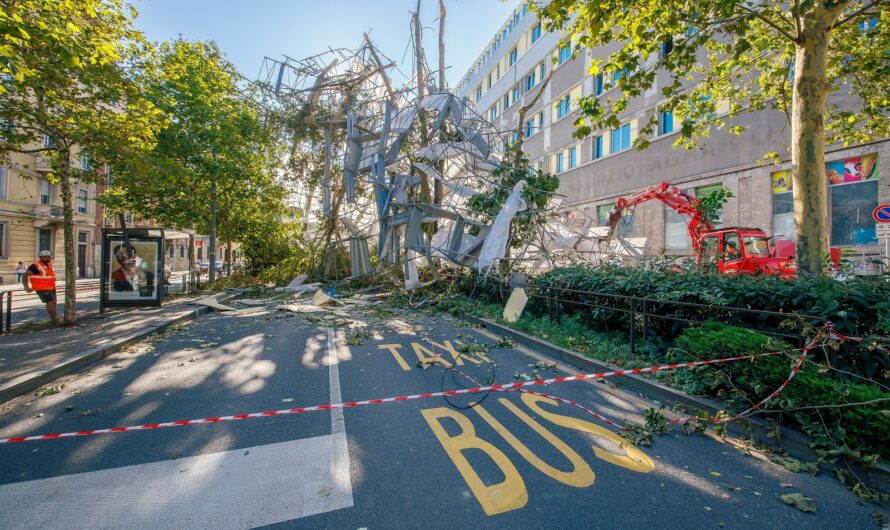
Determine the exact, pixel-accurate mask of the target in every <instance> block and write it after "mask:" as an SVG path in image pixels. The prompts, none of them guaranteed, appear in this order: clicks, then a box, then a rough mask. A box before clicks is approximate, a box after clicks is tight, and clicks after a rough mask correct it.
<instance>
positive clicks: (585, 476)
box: [420, 394, 655, 515]
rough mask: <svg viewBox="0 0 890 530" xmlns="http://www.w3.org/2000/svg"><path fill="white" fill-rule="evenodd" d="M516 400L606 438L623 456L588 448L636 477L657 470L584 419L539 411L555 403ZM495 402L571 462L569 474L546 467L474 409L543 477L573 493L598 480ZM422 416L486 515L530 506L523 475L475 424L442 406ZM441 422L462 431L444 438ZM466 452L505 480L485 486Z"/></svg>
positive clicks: (541, 431)
mask: <svg viewBox="0 0 890 530" xmlns="http://www.w3.org/2000/svg"><path fill="white" fill-rule="evenodd" d="M520 399H521V400H522V403H523V404H524V405H525V406H526V407H528V408H529V409H531V411H532V412H534V413H535V414H537V415H538V416H540V417H542V418H544V419H545V420H547V421H549V422H550V423H552V424H554V425H557V426H560V427H565V428H568V429H572V430H575V431H580V432H585V433H590V434H593V435H595V436H598V437H601V438H605V439H606V440H608V441H610V442H612V443H614V444H616V445H617V446H618V447H619V448H620V449H621V451H623V453H624V454H619V453H614V452H611V451H607V450H605V449H602V448H600V447H597V446H595V445H594V446H592V448H593V452H594V455H596V457H597V458H599V459H601V460H603V461H605V462H608V463H610V464H613V465H617V466H620V467H623V468H626V469H629V470H631V471H635V472H638V473H649V472H651V471H653V470H654V469H655V463H654V462H653V461H652V459H651V458H649V456H647V455H646V454H645V453H643V452H642V451H640V450H639V449H638V448H636V447H635V446H633V445H632V444H631V443H630V442H628V441H626V440H624V439H623V438H621V437H620V436H618V435H617V434H615V433H613V432H612V431H609V430H607V429H605V428H604V427H600V426H599V425H595V424H593V423H590V422H587V421H584V420H580V419H577V418H573V417H571V416H564V415H562V414H556V413H555V412H551V411H549V410H546V409H544V408H542V406H541V405H542V404H543V405H547V406H549V407H558V406H559V403H558V402H556V401H555V400H553V399H550V398H546V397H543V396H537V395H533V394H522V395H521V397H520ZM498 402H499V403H500V404H501V405H502V406H503V407H505V408H506V409H507V410H509V411H510V412H512V413H513V414H514V415H515V416H516V417H517V418H519V419H520V420H521V421H522V422H523V423H525V424H526V425H528V426H529V427H531V428H532V430H534V431H535V432H536V433H537V434H538V435H539V436H541V437H542V438H544V439H545V440H547V441H548V442H549V443H550V444H551V445H552V446H553V447H554V448H555V449H557V450H558V451H559V452H560V453H562V454H563V456H565V457H566V459H568V461H569V462H570V463H571V465H572V470H571V471H562V470H559V469H556V468H554V467H552V466H551V465H550V464H548V463H546V462H544V461H543V460H542V459H541V458H540V457H538V456H537V455H535V454H534V453H533V452H532V451H531V450H530V449H529V448H528V446H527V445H526V444H524V443H523V442H521V441H520V440H519V439H518V438H517V437H516V436H515V435H514V434H513V433H512V432H510V431H509V430H508V429H507V428H506V427H505V426H504V425H503V424H502V423H501V422H499V421H498V420H497V419H495V417H494V416H493V415H492V414H491V413H490V412H489V411H488V410H486V409H485V408H483V407H482V406H481V405H476V406H475V407H473V410H474V411H476V413H477V414H479V416H480V417H481V418H482V419H483V421H485V422H486V423H487V424H489V425H490V426H491V427H492V428H493V429H494V430H495V431H496V432H497V433H498V434H499V435H500V436H501V437H502V438H503V439H504V440H506V441H507V443H508V444H509V445H510V446H511V447H513V449H515V450H516V452H518V453H519V454H520V455H521V456H522V457H523V458H524V459H525V460H526V461H528V462H529V463H530V464H531V465H532V466H533V467H535V468H536V469H538V470H539V471H541V472H542V473H544V474H545V475H547V476H549V477H551V478H553V479H555V480H557V481H559V482H562V483H563V484H566V485H568V486H573V487H577V488H584V487H589V486H591V485H593V483H594V481H595V479H596V475H595V474H594V472H593V470H592V469H591V468H590V466H589V465H588V464H587V462H585V461H584V459H583V458H582V457H581V455H579V454H578V453H577V452H575V451H574V450H573V449H572V448H571V447H569V446H568V444H566V443H565V442H563V441H562V440H560V439H559V438H558V437H557V436H556V435H554V434H553V433H552V432H551V431H549V430H548V429H546V428H545V427H544V426H543V425H541V424H540V423H539V422H537V421H536V420H534V419H533V418H532V417H531V416H529V415H528V414H527V413H526V412H524V411H523V410H522V409H520V408H519V407H518V406H516V405H515V404H513V403H512V402H510V401H509V400H507V399H505V398H499V399H498ZM420 412H421V414H422V415H423V417H424V419H425V420H426V422H427V424H428V425H429V426H430V429H431V430H432V431H433V434H435V435H436V438H437V439H438V440H439V443H441V444H442V447H443V448H444V449H445V453H446V454H447V455H448V457H449V458H450V459H451V461H452V462H453V463H454V465H455V467H456V468H457V470H458V472H459V473H460V474H461V476H462V477H463V479H464V481H465V482H466V483H467V485H468V486H469V487H470V491H472V492H473V494H474V495H475V496H476V500H477V501H479V504H480V505H481V506H482V509H483V510H484V511H485V513H486V515H497V514H500V513H504V512H508V511H512V510H516V509H519V508H522V507H524V506H525V505H526V503H527V502H528V490H527V488H526V486H525V481H524V480H523V478H522V475H520V473H519V471H518V469H517V468H516V466H515V465H514V464H513V462H512V461H510V459H509V457H507V455H506V454H504V452H503V451H501V450H500V449H498V448H497V447H496V446H495V445H494V444H493V443H491V442H489V441H487V440H484V439H482V438H481V437H479V436H478V435H477V434H476V429H475V426H474V425H473V422H472V421H471V420H470V419H469V418H468V417H467V416H466V415H464V414H463V413H461V412H458V411H456V410H453V409H450V408H446V407H438V408H431V409H424V410H421V411H420ZM445 418H448V419H451V420H454V421H455V422H456V423H457V424H458V426H459V427H460V429H461V431H460V433H459V434H457V435H455V436H451V435H449V434H448V432H447V431H446V430H445V429H444V427H443V426H442V420H443V419H445ZM468 449H478V450H480V451H482V452H483V453H485V454H486V455H487V456H488V457H489V458H490V459H491V460H492V461H493V462H494V464H495V465H497V467H498V468H499V469H500V470H501V473H502V474H503V475H504V479H503V481H501V482H499V483H497V484H493V485H490V486H486V485H485V482H484V481H483V479H482V478H481V477H480V476H479V473H478V472H477V471H476V470H475V469H473V467H472V465H470V463H469V461H468V460H467V459H466V457H465V456H464V454H463V453H464V451H466V450H468Z"/></svg>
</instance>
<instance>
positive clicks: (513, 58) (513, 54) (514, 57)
mask: <svg viewBox="0 0 890 530" xmlns="http://www.w3.org/2000/svg"><path fill="white" fill-rule="evenodd" d="M517 59H519V50H518V49H516V48H513V49H512V50H510V66H513V65H514V64H516V60H517Z"/></svg>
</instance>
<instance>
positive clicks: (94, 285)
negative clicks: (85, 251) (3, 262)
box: [0, 278, 99, 292]
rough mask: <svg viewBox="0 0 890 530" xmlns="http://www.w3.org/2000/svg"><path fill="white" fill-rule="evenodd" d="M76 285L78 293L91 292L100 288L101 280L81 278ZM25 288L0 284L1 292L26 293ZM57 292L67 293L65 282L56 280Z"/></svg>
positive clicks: (19, 284)
mask: <svg viewBox="0 0 890 530" xmlns="http://www.w3.org/2000/svg"><path fill="white" fill-rule="evenodd" d="M74 283H75V285H76V287H75V288H76V289H77V290H78V291H84V290H90V289H98V288H99V278H81V279H80V280H77V281H76V282H74ZM24 290H25V288H24V287H22V284H21V283H5V284H0V291H13V292H15V291H24ZM56 291H58V292H64V291H65V280H56Z"/></svg>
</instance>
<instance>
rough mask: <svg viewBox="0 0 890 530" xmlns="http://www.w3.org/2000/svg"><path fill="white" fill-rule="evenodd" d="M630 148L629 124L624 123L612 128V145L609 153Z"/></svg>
mask: <svg viewBox="0 0 890 530" xmlns="http://www.w3.org/2000/svg"><path fill="white" fill-rule="evenodd" d="M629 148H630V124H629V123H625V124H624V125H622V126H621V127H619V128H617V129H613V130H612V145H611V146H610V148H609V153H617V152H619V151H624V150H625V149H629Z"/></svg>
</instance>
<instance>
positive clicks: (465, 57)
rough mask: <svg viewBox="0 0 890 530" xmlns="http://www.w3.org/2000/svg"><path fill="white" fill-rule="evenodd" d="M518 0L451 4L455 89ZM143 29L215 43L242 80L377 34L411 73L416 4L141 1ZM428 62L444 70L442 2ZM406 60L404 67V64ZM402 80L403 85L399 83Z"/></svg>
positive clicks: (432, 1) (448, 28)
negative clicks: (271, 64) (267, 63)
mask: <svg viewBox="0 0 890 530" xmlns="http://www.w3.org/2000/svg"><path fill="white" fill-rule="evenodd" d="M518 4H519V2H518V0H509V1H507V2H504V1H501V0H446V1H445V8H446V10H447V16H446V17H445V45H446V52H445V58H446V65H447V66H449V67H450V68H449V69H448V70H447V73H446V79H447V80H448V83H449V86H452V87H453V86H455V85H456V84H457V82H458V81H459V80H460V77H461V76H462V75H463V74H464V73H465V72H466V71H467V68H468V67H469V66H470V64H471V63H472V62H473V61H474V60H475V59H476V57H477V56H478V55H479V53H480V52H481V51H482V48H483V47H484V46H485V45H486V44H487V43H488V41H489V39H490V38H491V37H492V36H493V35H494V32H495V31H496V30H497V29H498V28H500V25H501V24H502V23H503V22H504V21H505V20H506V19H507V17H508V16H509V15H510V14H511V13H512V12H513V9H514V8H515V7H516V6H517V5H518ZM134 5H135V6H136V9H137V10H138V11H139V18H138V19H137V20H136V26H137V27H138V28H139V29H141V30H142V31H143V32H145V34H146V35H147V36H148V38H149V39H150V40H152V41H162V40H169V39H173V38H176V37H177V36H179V35H181V36H182V37H183V38H185V39H189V40H208V39H212V40H214V41H216V43H217V44H218V45H219V47H220V48H221V49H222V50H223V51H224V52H225V53H226V55H228V57H229V59H230V60H231V61H232V62H233V63H235V66H237V67H238V70H239V71H240V72H241V74H242V75H243V76H245V77H247V78H249V79H256V78H257V76H258V74H259V72H260V67H261V66H262V62H263V57H265V56H268V57H273V58H279V57H280V56H281V55H282V54H284V55H288V56H290V57H293V58H295V59H299V58H302V57H307V56H310V55H315V54H317V53H321V52H323V51H325V50H326V49H327V48H328V47H329V46H330V47H332V48H352V49H354V48H358V47H359V45H360V44H361V42H362V40H361V39H362V32H363V31H370V34H371V38H372V39H373V40H374V42H375V43H376V44H377V47H378V48H380V50H381V51H382V52H383V53H384V54H385V55H386V56H388V57H389V58H390V59H392V60H393V61H395V62H396V63H397V64H400V68H401V70H402V71H404V72H405V73H406V74H407V75H411V74H412V71H413V69H412V66H411V62H412V58H411V54H410V51H409V52H408V53H407V54H406V49H407V47H408V46H409V43H410V38H411V30H410V22H411V16H410V14H409V11H410V10H414V9H415V8H416V5H417V2H416V0H134ZM420 16H421V21H422V23H423V26H424V28H425V29H424V46H425V48H426V55H427V61H428V63H429V64H430V66H431V67H432V68H433V69H437V68H438V64H439V62H438V61H439V59H438V41H437V39H438V27H439V23H438V17H439V3H438V0H421V8H420ZM403 57H404V61H403ZM394 77H396V80H397V81H398V82H402V81H403V79H401V78H398V77H397V76H394Z"/></svg>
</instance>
